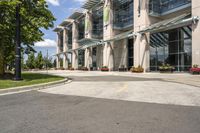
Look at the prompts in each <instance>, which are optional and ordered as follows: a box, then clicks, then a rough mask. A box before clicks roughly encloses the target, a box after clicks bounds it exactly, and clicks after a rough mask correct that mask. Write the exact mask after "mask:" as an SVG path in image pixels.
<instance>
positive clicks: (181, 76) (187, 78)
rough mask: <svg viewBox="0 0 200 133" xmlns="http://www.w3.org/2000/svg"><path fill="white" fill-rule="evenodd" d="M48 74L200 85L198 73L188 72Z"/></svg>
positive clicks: (72, 72)
mask: <svg viewBox="0 0 200 133" xmlns="http://www.w3.org/2000/svg"><path fill="white" fill-rule="evenodd" d="M38 73H46V71H38ZM48 74H53V75H59V76H66V77H70V76H78V77H82V76H128V77H138V78H156V79H160V80H164V81H167V82H173V83H180V84H185V85H190V86H195V87H200V75H191V74H189V73H173V74H163V73H131V72H101V71H86V72H85V71H67V70H51V71H48Z"/></svg>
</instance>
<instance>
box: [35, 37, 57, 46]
mask: <svg viewBox="0 0 200 133" xmlns="http://www.w3.org/2000/svg"><path fill="white" fill-rule="evenodd" d="M35 47H56V41H54V40H51V39H44V41H41V42H36V43H35Z"/></svg>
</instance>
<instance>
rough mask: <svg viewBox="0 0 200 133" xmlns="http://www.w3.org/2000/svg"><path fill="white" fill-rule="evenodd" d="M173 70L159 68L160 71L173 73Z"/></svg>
mask: <svg viewBox="0 0 200 133" xmlns="http://www.w3.org/2000/svg"><path fill="white" fill-rule="evenodd" d="M173 72H174V70H173V69H164V70H163V69H160V73H173Z"/></svg>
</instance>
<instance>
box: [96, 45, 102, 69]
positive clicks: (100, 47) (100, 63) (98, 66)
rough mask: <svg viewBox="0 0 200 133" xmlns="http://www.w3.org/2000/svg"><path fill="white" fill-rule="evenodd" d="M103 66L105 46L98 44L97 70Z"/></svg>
mask: <svg viewBox="0 0 200 133" xmlns="http://www.w3.org/2000/svg"><path fill="white" fill-rule="evenodd" d="M102 66H103V47H102V46H97V70H99V69H100V68H101V67H102Z"/></svg>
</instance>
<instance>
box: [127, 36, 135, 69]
mask: <svg viewBox="0 0 200 133" xmlns="http://www.w3.org/2000/svg"><path fill="white" fill-rule="evenodd" d="M133 61H134V47H133V39H129V40H128V69H130V68H131V67H132V66H134V62H133Z"/></svg>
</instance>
